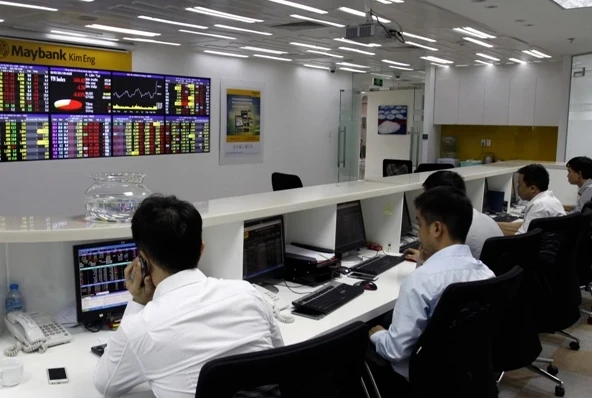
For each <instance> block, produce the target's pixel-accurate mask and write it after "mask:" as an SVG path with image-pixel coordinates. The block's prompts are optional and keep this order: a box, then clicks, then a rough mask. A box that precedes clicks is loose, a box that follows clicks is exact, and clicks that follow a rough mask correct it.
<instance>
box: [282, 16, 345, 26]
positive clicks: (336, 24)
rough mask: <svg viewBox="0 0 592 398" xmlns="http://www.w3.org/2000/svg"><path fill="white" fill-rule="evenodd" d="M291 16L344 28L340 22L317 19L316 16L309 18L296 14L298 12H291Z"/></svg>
mask: <svg viewBox="0 0 592 398" xmlns="http://www.w3.org/2000/svg"><path fill="white" fill-rule="evenodd" d="M290 16H291V17H292V18H296V19H304V20H305V21H312V22H317V23H320V24H324V25H329V26H335V27H337V28H345V25H343V24H340V23H336V22H330V21H324V20H322V19H317V18H311V17H305V16H303V15H298V14H292V15H290Z"/></svg>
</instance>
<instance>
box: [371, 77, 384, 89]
mask: <svg viewBox="0 0 592 398" xmlns="http://www.w3.org/2000/svg"><path fill="white" fill-rule="evenodd" d="M382 84H383V81H382V79H379V78H377V77H375V78H374V84H373V86H378V87H382Z"/></svg>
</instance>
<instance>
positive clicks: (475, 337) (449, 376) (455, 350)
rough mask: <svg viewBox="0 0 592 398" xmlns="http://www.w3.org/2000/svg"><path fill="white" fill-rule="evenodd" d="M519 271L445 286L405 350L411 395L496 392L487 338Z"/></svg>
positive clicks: (488, 395)
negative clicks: (415, 338)
mask: <svg viewBox="0 0 592 398" xmlns="http://www.w3.org/2000/svg"><path fill="white" fill-rule="evenodd" d="M522 274H523V271H522V269H521V268H520V267H514V268H512V269H511V270H510V271H509V272H507V273H506V274H504V275H501V276H498V277H495V278H492V279H486V280H481V281H473V282H463V283H454V284H451V285H450V286H448V287H447V288H446V290H445V291H444V293H443V294H442V297H441V298H440V301H439V302H438V306H437V307H436V310H435V311H434V314H433V315H432V317H431V318H430V320H429V321H428V324H427V327H426V329H425V330H424V332H423V333H422V335H421V336H420V338H419V340H418V343H417V346H416V348H415V350H414V353H413V354H412V356H411V361H410V367H409V380H410V382H411V388H412V389H413V395H414V397H415V398H428V397H429V398H433V397H455V398H475V397H479V398H494V397H496V398H497V396H498V392H497V387H496V379H495V375H494V370H493V364H492V352H491V342H492V337H493V335H494V333H495V330H496V328H497V325H498V323H499V320H500V319H501V316H502V314H503V313H504V311H506V309H507V308H508V307H509V306H511V305H512V303H513V300H514V297H515V296H516V293H517V292H518V288H519V286H520V283H521V280H522Z"/></svg>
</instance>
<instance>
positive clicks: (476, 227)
mask: <svg viewBox="0 0 592 398" xmlns="http://www.w3.org/2000/svg"><path fill="white" fill-rule="evenodd" d="M436 187H453V188H456V189H458V190H459V191H462V192H463V193H464V194H465V195H466V193H467V187H466V185H465V181H464V180H463V178H462V177H461V176H460V175H459V174H458V173H455V172H454V171H449V170H442V171H437V172H435V173H432V174H430V176H429V177H428V178H427V179H426V180H425V182H424V183H423V189H424V192H425V191H429V190H430V189H433V188H436ZM499 236H503V233H502V230H501V229H500V227H499V226H498V225H497V223H496V222H495V221H493V219H492V218H491V217H489V216H487V215H485V214H483V213H481V212H480V211H479V210H477V209H475V208H473V222H472V223H471V228H470V229H469V234H468V235H467V239H466V245H467V246H469V248H470V249H471V253H472V254H473V257H475V258H476V259H479V257H480V256H481V250H482V249H483V244H484V243H485V241H486V240H487V239H489V238H493V237H499ZM405 254H406V256H407V258H408V259H409V260H413V261H416V262H417V261H420V260H419V251H418V250H414V249H410V250H407V251H406V253H405Z"/></svg>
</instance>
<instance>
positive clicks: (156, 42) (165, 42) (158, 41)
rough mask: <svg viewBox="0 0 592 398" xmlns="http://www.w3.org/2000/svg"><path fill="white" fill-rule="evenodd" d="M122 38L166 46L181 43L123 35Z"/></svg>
mask: <svg viewBox="0 0 592 398" xmlns="http://www.w3.org/2000/svg"><path fill="white" fill-rule="evenodd" d="M123 40H129V41H141V42H143V43H154V44H164V45H167V46H180V45H181V43H172V42H170V41H160V40H152V39H142V38H139V37H124V38H123Z"/></svg>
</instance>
